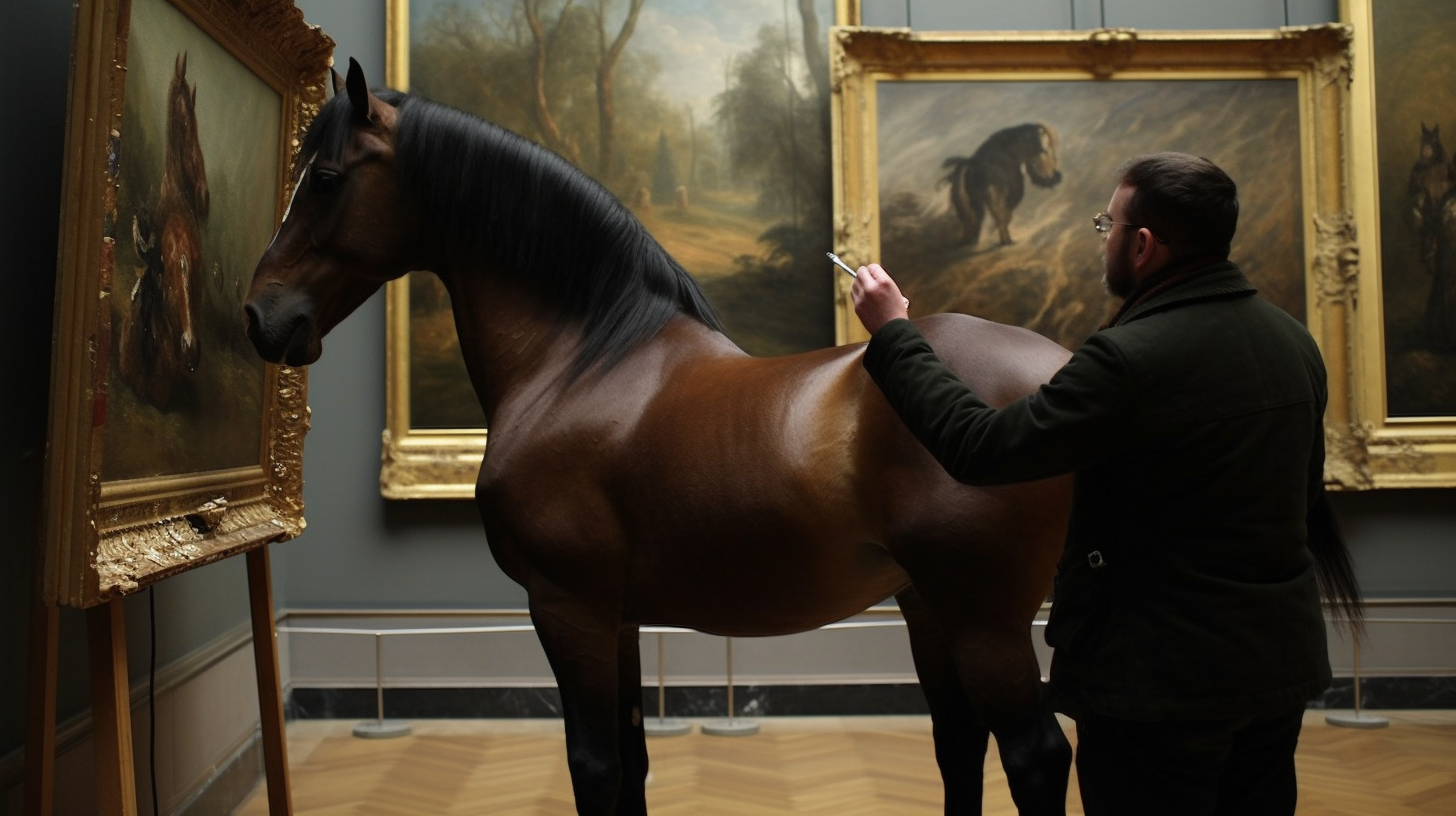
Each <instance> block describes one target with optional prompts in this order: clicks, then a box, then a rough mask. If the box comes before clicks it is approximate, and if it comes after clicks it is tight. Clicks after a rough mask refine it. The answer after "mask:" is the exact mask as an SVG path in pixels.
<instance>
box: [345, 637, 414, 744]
mask: <svg viewBox="0 0 1456 816" xmlns="http://www.w3.org/2000/svg"><path fill="white" fill-rule="evenodd" d="M374 705H375V712H376V719H375V721H374V722H362V723H359V724H358V725H356V726H354V736H356V737H363V738H364V739H388V738H390V737H403V736H408V735H409V733H410V726H409V723H406V722H396V721H386V720H385V719H384V633H383V632H375V633H374Z"/></svg>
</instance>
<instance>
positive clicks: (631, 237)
mask: <svg viewBox="0 0 1456 816" xmlns="http://www.w3.org/2000/svg"><path fill="white" fill-rule="evenodd" d="M377 95H378V96H379V97H380V98H381V99H383V100H384V101H385V102H387V103H389V104H391V105H394V106H395V107H396V108H398V109H399V118H398V120H397V123H396V126H395V161H396V164H397V166H398V172H399V174H400V178H401V179H402V180H404V183H405V184H406V185H408V186H409V189H410V190H411V192H412V193H414V194H415V196H416V197H417V200H418V201H419V203H420V205H421V207H422V210H423V213H422V214H423V221H424V223H426V224H432V225H433V227H432V229H433V230H435V232H436V235H435V236H434V237H435V238H436V240H439V241H441V242H443V243H444V245H445V246H446V248H447V253H448V256H449V257H450V258H451V260H452V261H455V262H461V261H469V262H470V263H473V264H475V265H479V266H489V267H492V268H494V269H496V270H498V271H499V272H500V273H501V274H506V275H514V276H516V277H517V278H518V279H519V280H521V281H523V282H525V283H527V284H528V285H529V286H531V287H533V288H534V289H535V290H536V291H539V292H541V293H542V294H544V295H545V296H546V297H548V298H549V299H550V300H551V301H552V302H554V303H556V304H557V305H559V306H560V308H561V310H562V316H563V318H564V319H566V320H570V321H573V322H576V323H579V324H580V325H581V326H582V329H583V339H582V344H581V348H580V350H579V351H578V353H577V357H576V360H575V363H574V365H573V371H572V373H573V375H574V376H579V375H581V374H582V373H584V372H586V371H587V370H588V369H590V368H591V367H592V366H594V365H596V364H599V363H600V364H602V365H603V366H604V367H610V366H611V365H612V364H614V363H616V362H617V361H618V360H620V359H621V358H622V357H623V356H624V355H626V354H627V353H628V352H629V351H631V350H632V349H633V348H635V347H636V346H637V345H639V344H641V343H642V342H644V341H646V340H647V339H649V338H651V337H652V336H653V335H655V334H656V333H657V332H658V331H660V330H661V329H662V327H663V326H664V325H666V324H667V322H668V321H669V320H670V319H671V318H672V317H673V316H675V315H677V314H679V313H682V314H686V315H688V316H690V317H692V318H694V319H696V320H698V321H700V322H702V323H703V324H704V325H707V326H709V327H711V328H713V329H715V330H717V331H722V330H723V327H722V324H721V323H719V321H718V318H717V315H716V314H715V313H714V311H713V308H712V306H710V305H709V303H708V301H707V298H706V297H704V295H703V292H702V290H701V289H700V288H699V287H698V284H697V282H696V281H695V280H693V278H692V276H690V275H689V274H688V273H687V271H686V270H685V269H683V267H682V265H680V264H679V263H678V262H677V261H676V260H674V259H673V257H672V256H671V255H669V254H668V253H667V251H666V250H665V249H663V248H662V246H661V245H660V244H659V243H658V242H657V240H656V239H655V238H653V237H652V235H651V234H650V233H648V232H647V229H646V228H645V227H643V226H642V223H641V222H640V221H638V220H637V217H636V216H634V215H633V214H632V212H631V210H629V209H628V208H627V207H626V206H625V205H623V204H622V202H621V201H619V200H618V199H617V197H616V196H614V195H612V193H611V192H610V191H608V190H607V189H606V188H605V187H603V186H602V185H601V184H599V183H598V182H597V181H596V180H594V179H592V178H591V177H590V176H588V175H587V174H585V173H583V172H582V171H580V170H578V169H577V168H576V167H575V166H573V165H572V164H571V163H570V162H568V161H566V160H565V159H563V158H561V157H560V156H558V155H557V154H556V153H553V152H552V151H550V150H548V149H546V148H544V147H541V146H540V145H537V144H536V143H534V142H532V141H530V140H528V139H526V138H524V137H521V136H519V135H517V134H515V133H512V132H510V131H508V130H506V129H504V128H502V127H500V126H499V125H496V124H494V123H492V122H488V121H486V120H484V119H481V118H479V117H476V116H473V115H471V114H468V113H464V112H462V111H459V110H455V109H454V108H450V107H447V106H445V105H441V104H439V103H436V102H431V101H429V100H427V99H424V98H423V97H419V96H414V95H412V94H401V93H398V92H394V91H382V92H377ZM351 113H352V108H351V106H350V103H349V100H348V97H347V96H346V95H344V94H339V95H337V96H335V97H334V98H333V99H332V100H330V101H329V102H328V104H326V105H324V107H323V109H322V110H321V111H320V112H319V115H318V118H317V119H316V120H315V122H314V124H313V126H312V127H311V128H310V129H309V133H308V136H307V137H306V138H305V141H304V145H303V149H302V152H301V153H300V155H301V156H303V157H312V156H315V155H320V156H326V157H335V158H337V157H338V156H340V155H341V154H342V153H343V152H344V150H345V148H346V146H347V143H348V138H349V128H350V119H351Z"/></svg>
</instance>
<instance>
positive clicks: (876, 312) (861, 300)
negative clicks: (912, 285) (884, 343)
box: [849, 263, 910, 334]
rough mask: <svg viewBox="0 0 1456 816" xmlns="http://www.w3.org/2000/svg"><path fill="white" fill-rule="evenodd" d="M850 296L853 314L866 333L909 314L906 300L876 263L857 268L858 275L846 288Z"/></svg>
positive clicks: (908, 302)
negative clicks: (852, 300) (852, 301)
mask: <svg viewBox="0 0 1456 816" xmlns="http://www.w3.org/2000/svg"><path fill="white" fill-rule="evenodd" d="M849 294H850V297H852V298H853V299H854V313H855V314H857V315H859V322H861V323H863V324H864V327H865V329H867V330H868V331H869V333H870V334H874V333H875V332H877V331H879V329H880V327H881V326H883V325H885V324H886V323H889V322H890V321H891V320H895V319H897V318H908V317H909V316H910V314H909V312H910V300H909V299H908V298H906V297H905V296H904V295H902V294H900V287H899V286H896V285H895V281H894V280H892V279H891V278H890V275H889V273H887V272H885V269H884V267H882V266H880V265H879V264H877V263H872V264H870V265H869V266H861V267H860V268H859V277H857V278H855V279H854V284H853V285H851V286H850V287H849Z"/></svg>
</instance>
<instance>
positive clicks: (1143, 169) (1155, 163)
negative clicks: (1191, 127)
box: [1120, 153, 1239, 259]
mask: <svg viewBox="0 0 1456 816" xmlns="http://www.w3.org/2000/svg"><path fill="white" fill-rule="evenodd" d="M1120 172H1121V176H1122V178H1121V181H1122V183H1123V184H1125V185H1127V186H1128V187H1131V188H1133V193H1132V198H1131V199H1129V201H1128V207H1127V212H1126V213H1124V216H1125V217H1126V218H1127V220H1128V221H1129V222H1131V223H1133V224H1137V225H1139V226H1143V227H1147V228H1148V229H1150V230H1152V231H1153V234H1154V235H1156V236H1157V237H1158V238H1159V239H1161V240H1163V241H1164V242H1166V243H1167V244H1168V246H1169V247H1171V248H1172V250H1173V253H1174V256H1175V257H1179V258H1187V257H1195V256H1209V257H1217V258H1220V259H1222V258H1227V257H1228V254H1229V245H1230V244H1231V243H1232V242H1233V239H1234V230H1235V229H1236V228H1237V227H1238V223H1239V190H1238V187H1237V186H1236V185H1235V184H1234V180H1233V179H1231V178H1229V175H1228V174H1227V173H1225V172H1224V171H1223V170H1221V169H1219V167H1218V165H1216V164H1214V163H1213V162H1211V161H1209V160H1208V159H1204V158H1200V157H1198V156H1190V155H1188V154H1187V153H1154V154H1152V155H1148V156H1138V157H1137V158H1135V159H1132V160H1131V161H1129V162H1128V163H1127V164H1125V165H1123V167H1122V170H1121V171H1120Z"/></svg>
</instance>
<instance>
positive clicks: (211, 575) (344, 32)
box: [0, 0, 1456, 755]
mask: <svg viewBox="0 0 1456 816" xmlns="http://www.w3.org/2000/svg"><path fill="white" fill-rule="evenodd" d="M298 5H299V7H300V8H301V9H303V11H304V13H305V16H306V17H307V18H308V19H309V20H310V21H312V22H314V23H316V24H319V25H321V26H322V27H323V28H324V30H325V31H326V32H327V33H328V34H329V35H330V36H332V37H333V38H334V39H335V40H336V41H337V42H338V52H337V53H338V59H339V60H340V61H341V62H342V61H343V60H345V59H346V58H347V57H349V56H353V57H355V58H357V59H358V60H359V61H360V63H361V64H362V65H363V66H364V68H365V70H366V71H367V73H368V74H369V76H370V77H371V78H372V79H373V80H374V81H375V82H376V83H382V82H383V77H384V11H383V9H384V0H301V2H299V3H298ZM863 8H864V14H865V20H866V22H869V23H874V24H882V25H905V24H907V23H908V24H910V25H912V26H913V27H916V28H923V29H931V28H981V29H1048V28H1068V27H1076V28H1079V29H1087V28H1094V27H1098V26H1101V25H1108V26H1126V27H1136V28H1144V29H1151V28H1169V29H1177V28H1237V27H1252V28H1266V27H1270V26H1277V25H1282V24H1284V23H1285V22H1289V23H1292V24H1311V23H1320V22H1328V21H1331V20H1334V19H1336V17H1337V3H1336V0H1287V2H1286V0H1219V2H1207V0H1022V2H1019V3H1015V4H1007V3H1004V2H1001V0H933V1H932V0H913V2H908V3H907V2H905V0H889V1H881V0H864V3H863ZM7 9H9V10H10V11H11V14H10V17H9V18H7V22H6V25H5V26H4V27H3V31H0V60H3V62H0V67H3V69H4V71H3V75H4V76H7V77H10V78H12V80H13V81H12V83H11V85H10V92H9V94H8V99H7V110H6V114H5V123H6V127H4V128H0V140H3V141H0V206H3V210H0V212H3V217H0V246H3V247H4V251H3V252H0V274H3V281H4V282H5V285H6V289H5V290H4V291H5V294H4V296H3V298H0V306H4V307H5V308H6V314H5V317H4V319H0V325H3V327H4V332H5V335H4V337H5V345H4V346H3V348H5V349H7V350H8V352H9V354H8V355H7V362H8V363H9V373H8V376H7V377H6V378H5V383H4V387H3V392H4V397H3V400H4V405H5V413H4V415H3V416H4V419H5V421H6V423H7V425H6V427H7V428H9V429H12V433H10V434H6V435H5V444H4V448H3V449H4V456H3V459H0V469H3V470H0V473H3V479H4V481H3V483H0V485H3V487H4V489H3V490H0V502H3V504H0V514H3V515H0V518H3V519H4V522H3V529H4V532H3V533H0V535H3V539H0V541H3V545H0V654H3V655H5V659H4V660H3V662H0V699H4V700H7V701H9V702H7V704H6V705H4V706H0V755H5V754H8V753H10V752H12V751H14V750H15V749H17V748H18V747H20V746H21V745H23V742H24V736H23V734H24V731H23V721H24V706H23V704H22V701H23V700H24V699H25V697H24V694H25V670H26V661H25V659H24V656H25V654H26V650H25V649H26V646H25V644H26V631H27V620H28V617H29V610H28V606H27V602H28V598H29V587H30V582H31V578H30V576H31V568H32V564H33V563H34V561H33V558H32V556H31V553H32V552H33V551H34V549H35V547H36V535H37V533H36V524H35V521H36V514H37V512H38V507H39V503H40V490H39V484H38V469H37V468H38V462H39V456H40V453H41V449H42V446H43V440H44V433H45V423H46V420H47V413H48V412H47V398H46V392H47V387H48V386H47V382H48V378H49V357H48V349H49V337H50V325H51V322H50V310H51V305H52V300H53V294H52V293H53V287H54V282H55V278H54V273H55V250H56V236H57V229H58V227H57V225H58V218H57V213H58V212H59V209H60V206H61V202H60V197H59V186H60V179H61V172H62V141H63V137H64V117H65V97H66V73H67V69H68V66H69V59H70V57H69V55H70V31H71V13H72V11H71V4H70V3H66V2H62V0H41V1H40V2H29V0H27V2H21V3H11V4H7ZM1098 203H1100V202H1090V203H1089V205H1088V206H1089V208H1095V207H1096V205H1097V204H1098ZM309 378H310V404H311V406H312V408H313V426H314V430H313V431H312V433H311V434H310V435H309V438H308V442H307V452H306V457H305V461H306V467H305V482H306V483H305V500H306V501H307V504H308V508H307V517H308V523H309V527H308V530H307V531H306V532H305V534H304V535H303V536H302V537H301V538H300V539H298V540H296V541H294V542H290V543H287V544H284V545H280V546H278V547H275V548H274V565H275V593H276V600H277V603H278V604H279V606H280V607H289V608H295V609H320V608H366V609H401V608H452V607H464V608H492V607H519V606H522V605H523V604H524V594H523V593H522V592H521V591H520V589H519V588H518V587H516V586H515V585H514V584H512V583H511V582H510V581H508V580H507V579H505V578H504V577H503V576H502V575H501V574H500V572H499V571H498V570H497V569H496V568H495V566H494V564H493V562H492V561H491V559H490V556H489V554H488V552H487V550H486V547H485V543H484V540H483V537H482V535H481V533H480V532H479V529H480V528H479V519H478V518H477V516H476V514H475V511H474V509H473V507H472V505H471V504H470V503H468V502H386V501H384V500H383V499H381V498H380V496H379V490H378V472H379V453H380V431H381V429H382V428H383V427H384V303H383V298H382V296H376V297H375V298H374V299H373V300H371V301H370V302H368V303H366V304H365V305H364V306H363V307H362V308H361V309H360V310H359V311H358V312H357V313H356V314H355V315H354V316H353V317H352V318H350V320H349V321H347V322H345V323H344V324H343V325H342V326H340V327H339V328H338V329H336V330H335V332H334V333H333V334H332V335H331V336H330V338H329V339H328V341H327V343H326V345H325V354H324V357H323V359H322V360H321V361H320V362H319V363H318V364H317V365H315V366H313V367H312V369H311V371H310V373H309ZM1453 498H1456V492H1453V491H1451V490H1422V491H1399V492H1397V491H1386V492H1380V493H1363V494H1345V495H1339V496H1337V497H1336V499H1337V503H1338V508H1339V510H1340V511H1341V513H1342V515H1343V516H1344V518H1345V520H1346V524H1347V527H1348V532H1349V534H1350V538H1351V540H1352V546H1353V548H1354V551H1355V557H1356V559H1357V562H1358V568H1359V571H1360V574H1361V576H1362V579H1363V580H1364V582H1365V585H1366V588H1367V590H1368V591H1369V592H1370V593H1371V594H1372V595H1376V596H1420V597H1428V596H1439V597H1452V596H1456V501H1453ZM156 601H157V605H158V610H159V615H158V617H159V621H160V625H159V627H158V640H157V647H158V655H159V662H161V663H162V664H164V665H165V664H166V663H167V662H169V661H172V660H175V659H176V658H178V657H179V656H182V655H186V654H188V653H189V652H191V651H193V650H195V649H197V648H199V647H200V646H201V645H202V644H205V643H207V642H209V641H211V640H213V639H215V638H217V637H218V636H220V635H221V634H222V633H225V632H227V631H230V630H232V629H235V628H236V627H237V626H239V625H242V624H243V623H244V622H245V621H246V620H247V606H246V579H245V576H244V573H243V569H242V563H241V561H240V560H239V559H232V560H229V561H225V562H223V563H221V564H217V565H214V566H209V567H205V568H202V569H199V570H194V571H192V572H190V573H187V574H184V575H182V576H180V577H178V578H174V579H171V580H168V581H166V582H163V583H162V584H160V585H159V586H158V587H157V589H156ZM127 616H128V624H129V631H130V636H129V637H130V645H131V650H130V655H131V664H132V673H133V676H136V675H138V674H141V673H143V672H144V671H145V665H146V658H147V656H148V650H147V647H148V639H147V637H146V631H145V624H146V605H145V598H141V597H138V598H135V599H133V600H131V601H129V602H128V604H127ZM81 619H82V618H81V615H80V613H77V612H75V611H73V610H62V615H61V623H62V629H61V646H62V649H61V652H62V653H61V660H60V669H59V674H60V697H61V703H60V708H61V715H62V717H63V718H64V717H66V716H68V715H70V714H75V713H77V712H79V711H82V710H84V708H85V707H86V680H85V677H86V674H85V672H86V663H85V655H84V648H83V647H84V637H83V633H82V627H81Z"/></svg>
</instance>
